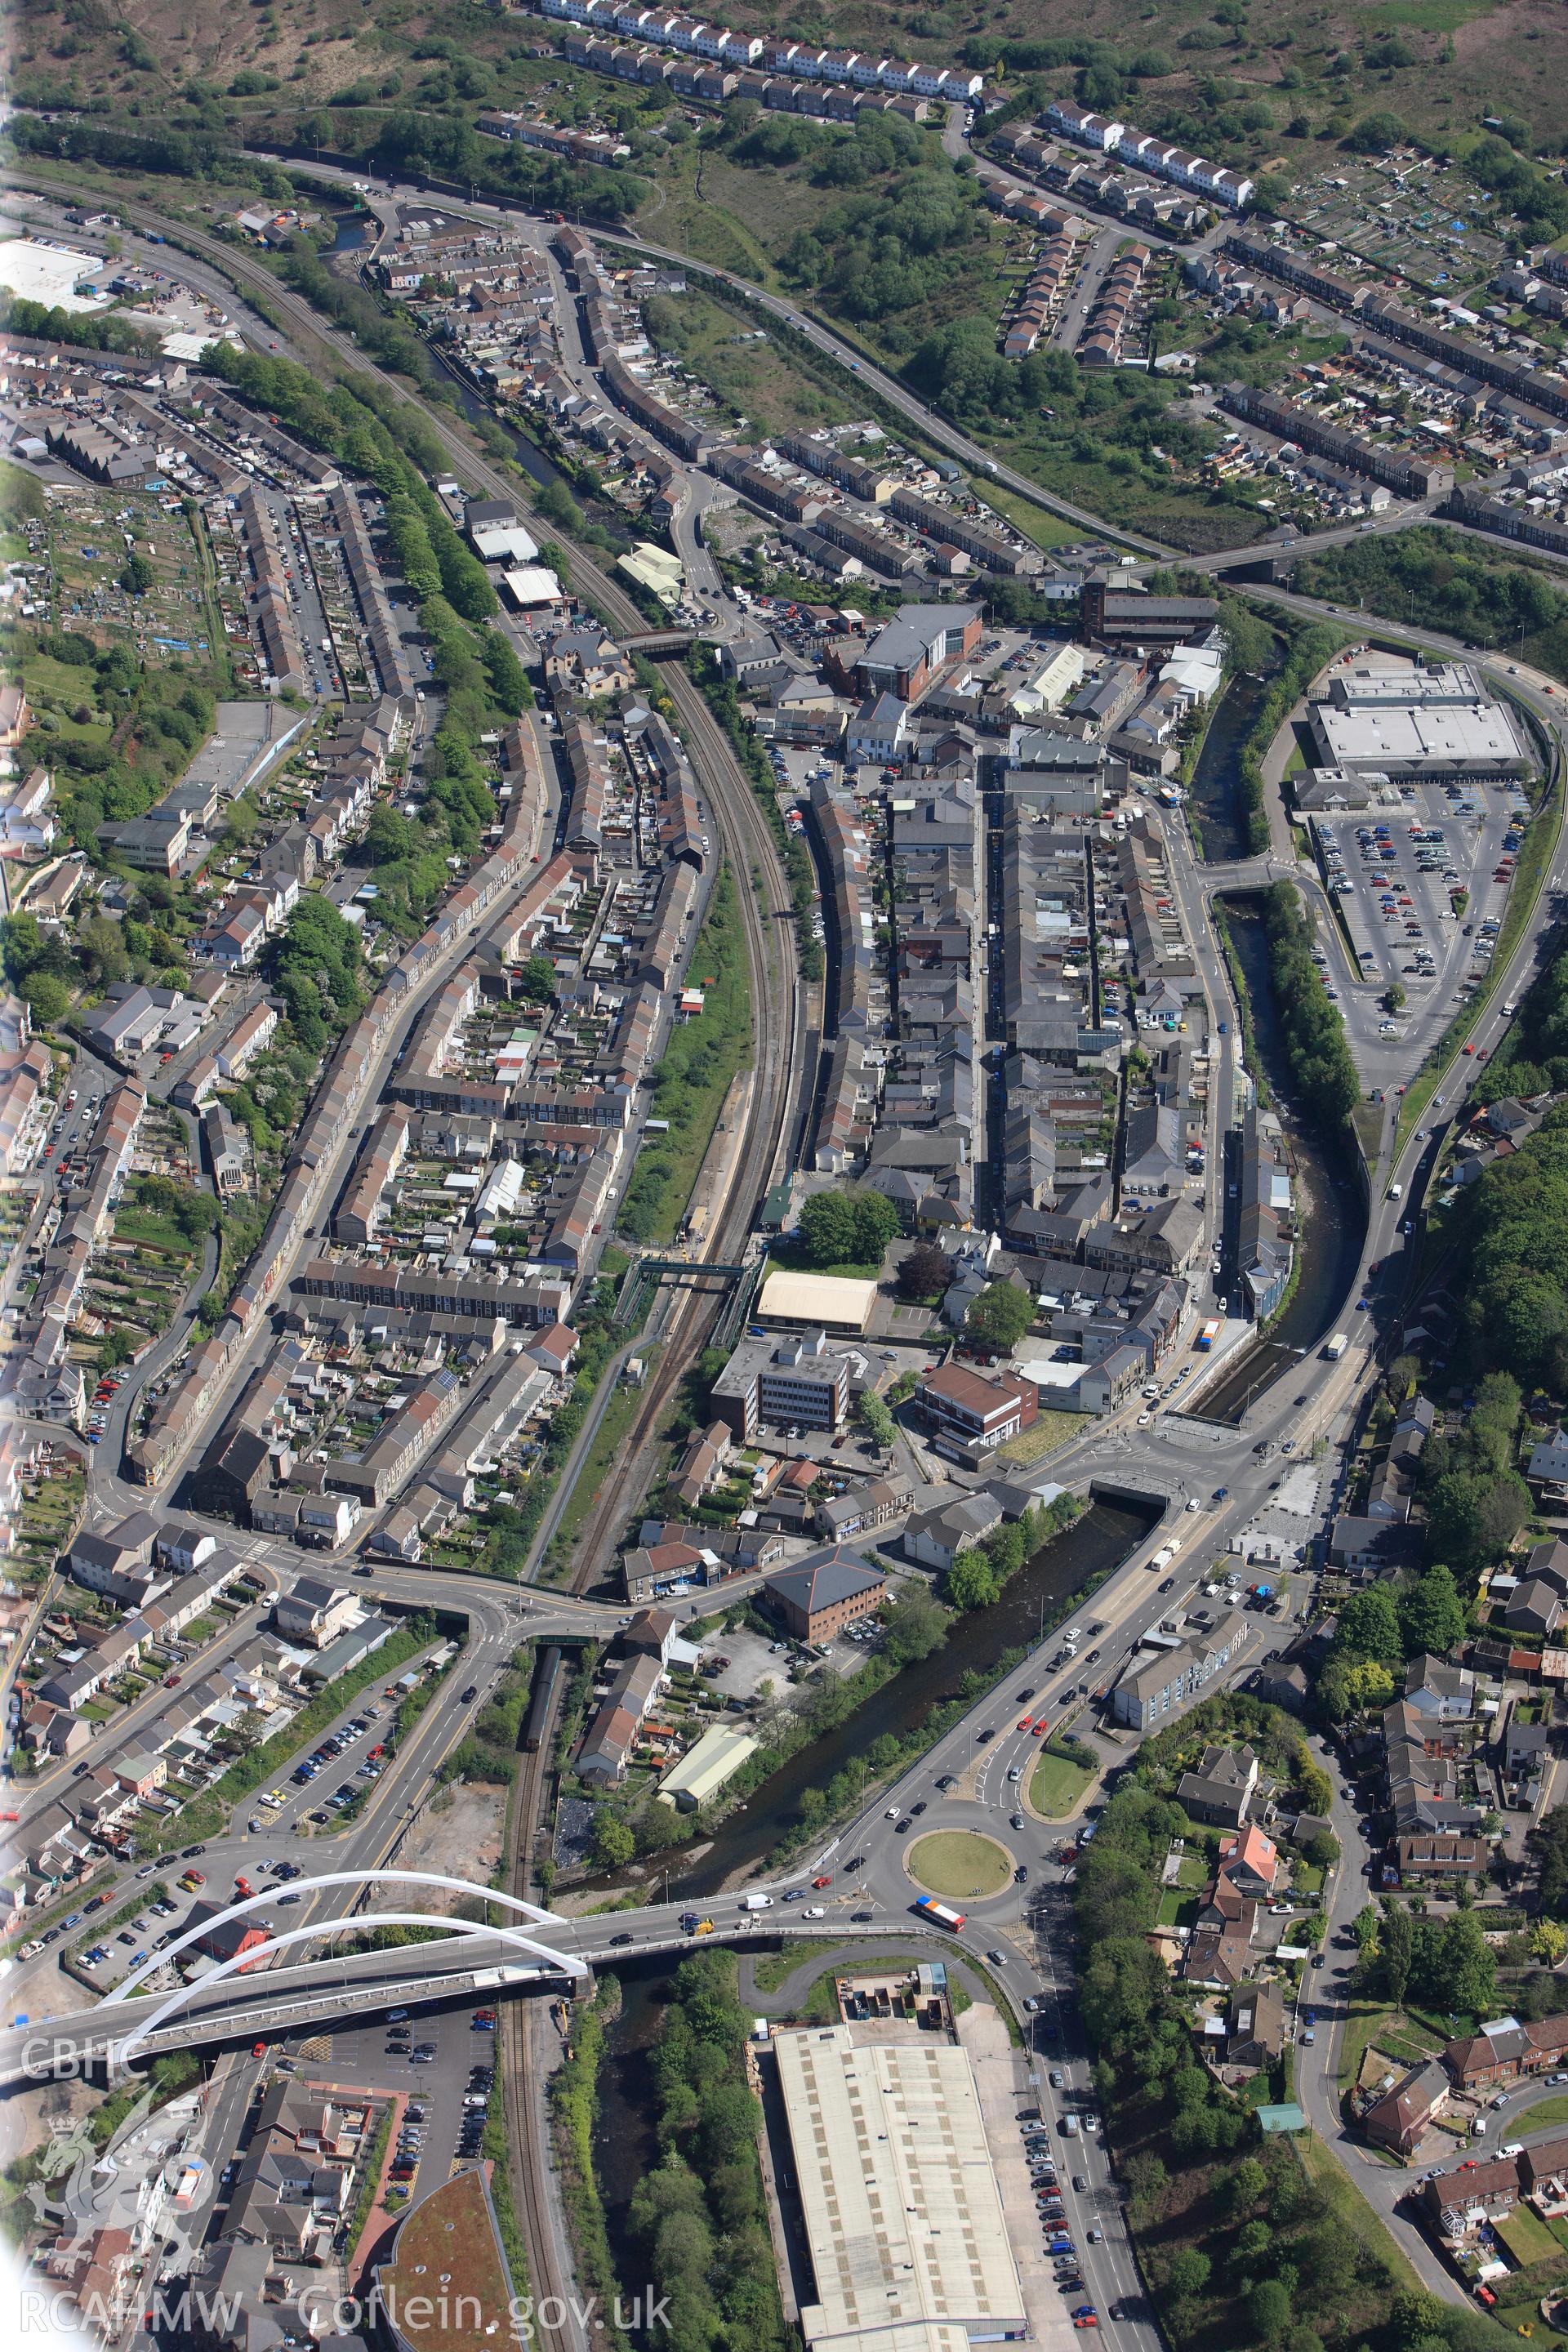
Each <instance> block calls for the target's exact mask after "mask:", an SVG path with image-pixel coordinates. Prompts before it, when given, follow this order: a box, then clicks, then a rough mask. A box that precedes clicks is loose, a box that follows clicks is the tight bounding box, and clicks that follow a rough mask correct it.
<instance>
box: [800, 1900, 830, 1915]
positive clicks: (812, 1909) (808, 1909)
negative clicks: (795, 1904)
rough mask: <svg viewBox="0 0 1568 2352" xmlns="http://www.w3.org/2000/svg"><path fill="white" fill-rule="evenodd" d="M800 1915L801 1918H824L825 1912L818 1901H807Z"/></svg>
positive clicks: (824, 1908)
mask: <svg viewBox="0 0 1568 2352" xmlns="http://www.w3.org/2000/svg"><path fill="white" fill-rule="evenodd" d="M800 1916H801V1917H802V1918H803V1919H826V1916H827V1912H826V1907H825V1906H824V1905H822V1904H820V1903H808V1904H807V1905H806V1906H805V1910H804V1911H803V1912H802V1913H801V1915H800Z"/></svg>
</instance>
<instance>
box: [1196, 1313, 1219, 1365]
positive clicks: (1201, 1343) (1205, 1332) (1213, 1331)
mask: <svg viewBox="0 0 1568 2352" xmlns="http://www.w3.org/2000/svg"><path fill="white" fill-rule="evenodd" d="M1218 1338H1219V1324H1218V1322H1217V1321H1215V1320H1212V1319H1211V1320H1210V1321H1209V1322H1207V1323H1205V1325H1204V1327H1203V1329H1202V1330H1201V1331H1200V1332H1199V1333H1198V1336H1197V1338H1196V1339H1194V1342H1193V1345H1194V1347H1195V1348H1196V1349H1198V1350H1199V1352H1200V1354H1203V1355H1205V1356H1206V1355H1207V1353H1208V1351H1209V1349H1211V1348H1212V1347H1213V1346H1214V1343H1215V1340H1216V1339H1218Z"/></svg>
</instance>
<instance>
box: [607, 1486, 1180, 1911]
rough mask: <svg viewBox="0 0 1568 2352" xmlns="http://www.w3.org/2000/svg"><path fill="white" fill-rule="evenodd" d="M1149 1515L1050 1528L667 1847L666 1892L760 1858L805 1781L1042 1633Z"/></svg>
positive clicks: (1091, 1518) (1113, 1511)
mask: <svg viewBox="0 0 1568 2352" xmlns="http://www.w3.org/2000/svg"><path fill="white" fill-rule="evenodd" d="M1154 1517H1155V1514H1154V1513H1153V1512H1152V1511H1150V1512H1147V1513H1145V1512H1140V1511H1136V1510H1133V1509H1131V1508H1130V1507H1126V1506H1124V1505H1120V1504H1118V1505H1112V1504H1110V1503H1096V1504H1094V1505H1093V1506H1092V1507H1090V1508H1089V1510H1087V1511H1085V1512H1084V1514H1083V1515H1082V1517H1080V1518H1078V1519H1075V1520H1074V1522H1073V1524H1072V1526H1071V1527H1070V1528H1065V1529H1064V1530H1063V1532H1062V1533H1061V1534H1060V1535H1058V1536H1053V1537H1052V1538H1051V1540H1050V1542H1049V1543H1047V1544H1045V1545H1043V1546H1042V1547H1041V1549H1039V1550H1038V1551H1037V1553H1036V1554H1035V1557H1034V1559H1031V1560H1029V1561H1028V1562H1026V1565H1025V1566H1024V1567H1023V1568H1021V1569H1020V1570H1019V1571H1018V1573H1017V1575H1016V1577H1014V1579H1013V1580H1012V1581H1011V1583H1010V1584H1009V1585H1008V1586H1007V1588H1006V1591H1005V1592H1004V1593H1003V1595H1002V1598H1001V1600H1000V1601H998V1602H997V1603H996V1605H995V1607H994V1608H993V1609H977V1610H974V1611H973V1612H971V1613H970V1614H969V1615H967V1616H964V1617H961V1618H960V1619H959V1621H958V1622H957V1623H956V1624H955V1625H954V1627H953V1629H952V1633H950V1634H949V1636H948V1639H947V1641H946V1643H944V1644H943V1646H942V1648H941V1649H940V1650H933V1651H932V1653H931V1656H930V1657H928V1658H921V1659H918V1660H917V1661H916V1662H915V1664H912V1665H910V1666H907V1667H906V1668H905V1669H904V1671H903V1673H902V1674H901V1675H899V1676H898V1677H897V1679H896V1680H895V1681H893V1682H891V1683H889V1685H887V1687H886V1689H884V1690H881V1691H879V1692H878V1694H877V1696H876V1699H875V1701H874V1703H873V1705H872V1706H870V1707H869V1708H868V1709H863V1710H862V1711H861V1712H860V1713H859V1714H858V1715H853V1716H851V1717H849V1718H848V1719H847V1721H846V1722H844V1723H841V1724H840V1725H839V1726H838V1728H837V1730H836V1731H830V1732H828V1733H826V1736H825V1737H824V1738H821V1739H818V1740H815V1741H813V1742H812V1744H811V1745H810V1746H809V1747H806V1748H802V1749H801V1750H800V1752H799V1753H798V1754H797V1755H795V1756H792V1757H791V1758H790V1759H789V1760H788V1762H787V1763H784V1764H781V1765H780V1766H779V1769H778V1770H777V1771H776V1772H774V1773H773V1775H772V1776H771V1777H770V1778H769V1779H768V1780H764V1781H763V1785H762V1787H761V1788H760V1789H758V1790H755V1792H754V1793H753V1794H752V1796H751V1797H750V1798H749V1799H748V1800H747V1801H746V1803H745V1804H744V1805H742V1806H737V1808H736V1809H735V1811H733V1812H732V1813H731V1814H730V1816H729V1817H728V1819H727V1820H726V1821H724V1822H721V1825H720V1827H719V1829H718V1831H717V1832H716V1834H715V1835H714V1837H713V1839H712V1842H711V1843H710V1844H709V1845H708V1846H706V1847H705V1848H704V1849H703V1850H702V1852H701V1853H700V1856H698V1857H697V1858H695V1859H694V1860H693V1861H692V1862H691V1863H690V1864H689V1865H688V1866H687V1867H686V1868H685V1869H684V1870H682V1869H681V1864H680V1856H679V1849H678V1850H677V1851H676V1852H675V1853H672V1854H671V1855H670V1858H669V1860H670V1892H671V1894H672V1895H692V1896H698V1895H715V1894H717V1893H718V1892H719V1891H720V1889H721V1887H722V1886H723V1885H725V1884H726V1882H727V1881H728V1880H730V1879H731V1877H733V1876H734V1875H735V1874H736V1873H737V1872H740V1871H743V1870H748V1869H750V1868H752V1866H753V1865H754V1864H757V1863H759V1862H761V1861H762V1860H763V1858H764V1856H765V1855H766V1854H767V1853H769V1852H770V1850H771V1849H772V1847H773V1846H774V1845H775V1844H776V1843H777V1842H778V1838H779V1833H780V1832H781V1831H782V1830H783V1829H784V1827H785V1826H786V1825H787V1824H788V1823H790V1822H793V1821H794V1820H795V1814H796V1808H797V1807H798V1805H799V1802H800V1798H801V1792H802V1790H805V1789H811V1788H817V1789H823V1788H826V1785H827V1783H828V1782H829V1781H830V1780H832V1778H833V1776H834V1774H835V1773H836V1772H837V1771H839V1770H841V1769H842V1768H843V1767H844V1765H846V1764H847V1762H848V1761H849V1759H850V1758H851V1757H853V1756H856V1755H858V1753H859V1751H860V1750H861V1748H865V1747H867V1746H868V1745H869V1743H870V1742H871V1741H872V1740H873V1739H875V1738H879V1737H880V1735H881V1734H882V1733H883V1732H885V1731H890V1732H893V1733H895V1734H899V1733H902V1732H905V1731H910V1730H912V1729H913V1728H914V1727H915V1726H916V1725H917V1724H920V1723H923V1722H924V1720H925V1718H926V1717H927V1716H928V1715H929V1714H930V1713H931V1708H932V1707H933V1706H937V1705H938V1704H939V1703H940V1702H941V1701H942V1699H945V1698H951V1697H952V1696H954V1694H955V1693H956V1692H957V1690H958V1686H959V1685H960V1684H961V1683H962V1682H963V1677H964V1675H966V1674H968V1673H969V1672H970V1670H971V1669H972V1668H973V1669H974V1670H976V1671H978V1672H982V1673H984V1671H985V1670H986V1669H988V1668H989V1667H991V1666H994V1664H995V1663H996V1660H997V1659H998V1658H999V1657H1000V1656H1001V1654H1002V1653H1003V1651H1004V1650H1010V1649H1026V1648H1028V1647H1030V1646H1031V1645H1032V1644H1033V1643H1036V1642H1037V1640H1038V1639H1039V1638H1040V1628H1041V1624H1042V1622H1046V1623H1049V1622H1052V1621H1054V1620H1056V1619H1058V1618H1059V1617H1060V1615H1061V1613H1062V1610H1063V1606H1064V1604H1065V1603H1066V1602H1067V1601H1068V1599H1069V1598H1070V1596H1071V1595H1072V1594H1073V1593H1075V1592H1077V1591H1079V1589H1080V1588H1081V1587H1082V1586H1083V1585H1085V1584H1086V1583H1088V1581H1089V1579H1090V1578H1091V1577H1096V1576H1103V1575H1104V1574H1106V1573H1107V1572H1108V1571H1109V1570H1111V1569H1113V1568H1115V1567H1116V1566H1117V1564H1118V1563H1119V1562H1120V1561H1121V1560H1123V1559H1126V1557H1127V1555H1128V1553H1129V1552H1130V1551H1131V1550H1132V1549H1133V1548H1134V1546H1135V1545H1136V1544H1137V1543H1138V1542H1139V1541H1140V1540H1141V1538H1142V1537H1143V1536H1144V1535H1146V1534H1147V1532H1148V1530H1149V1528H1151V1527H1152V1525H1153V1522H1154ZM678 1872H679V1876H678V1875H677V1873H678ZM608 1883H609V1882H606V1884H608Z"/></svg>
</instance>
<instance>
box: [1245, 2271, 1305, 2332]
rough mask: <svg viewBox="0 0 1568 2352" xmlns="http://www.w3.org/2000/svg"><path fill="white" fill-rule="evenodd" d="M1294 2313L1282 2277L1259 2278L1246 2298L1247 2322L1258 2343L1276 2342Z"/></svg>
mask: <svg viewBox="0 0 1568 2352" xmlns="http://www.w3.org/2000/svg"><path fill="white" fill-rule="evenodd" d="M1294 2316H1295V2314H1294V2312H1293V2310H1292V2308H1291V2303H1290V2290H1289V2287H1288V2286H1287V2285H1286V2284H1285V2282H1284V2280H1283V2279H1277V2278H1270V2279H1259V2280H1258V2284H1257V2285H1256V2286H1255V2287H1253V2288H1252V2289H1251V2291H1250V2292H1249V2294H1248V2295H1247V2324H1248V2326H1250V2328H1251V2330H1252V2333H1253V2335H1254V2336H1257V2338H1258V2341H1259V2342H1260V2343H1263V2344H1277V2343H1278V2342H1279V2338H1280V2337H1281V2336H1283V2335H1284V2333H1285V2331H1286V2329H1287V2328H1288V2327H1289V2325H1290V2322H1291V2320H1292V2318H1293V2317H1294Z"/></svg>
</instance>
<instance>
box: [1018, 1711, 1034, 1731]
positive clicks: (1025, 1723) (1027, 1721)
mask: <svg viewBox="0 0 1568 2352" xmlns="http://www.w3.org/2000/svg"><path fill="white" fill-rule="evenodd" d="M1034 1727H1035V1718H1034V1717H1033V1716H1032V1715H1023V1716H1020V1717H1019V1718H1018V1728H1019V1730H1020V1731H1033V1729H1034Z"/></svg>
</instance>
